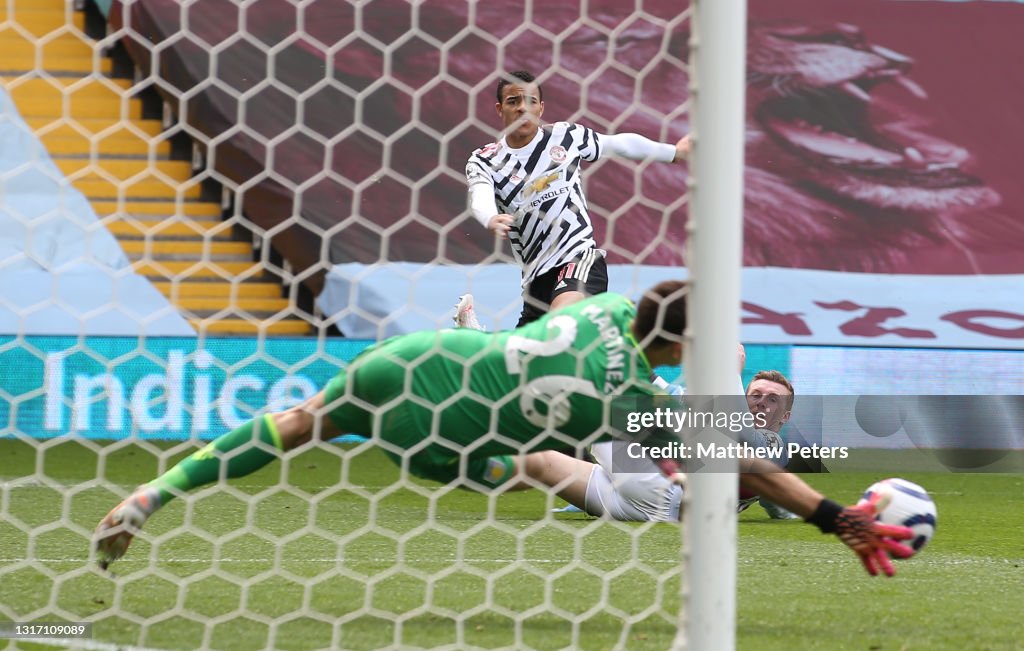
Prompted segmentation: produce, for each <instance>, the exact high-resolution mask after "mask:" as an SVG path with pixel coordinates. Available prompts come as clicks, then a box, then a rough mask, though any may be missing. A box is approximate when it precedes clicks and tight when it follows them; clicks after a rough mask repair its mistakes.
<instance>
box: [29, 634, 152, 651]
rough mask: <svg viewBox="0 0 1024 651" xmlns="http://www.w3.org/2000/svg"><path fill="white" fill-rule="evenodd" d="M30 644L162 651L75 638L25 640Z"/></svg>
mask: <svg viewBox="0 0 1024 651" xmlns="http://www.w3.org/2000/svg"><path fill="white" fill-rule="evenodd" d="M27 641H28V642H31V643H32V644H45V645H52V646H59V647H61V648H62V649H83V650H84V651H164V650H163V649H155V648H152V647H145V646H129V645H125V644H108V643H106V642H97V641H95V640H80V639H77V638H66V639H65V638H60V637H43V638H35V639H32V640H27Z"/></svg>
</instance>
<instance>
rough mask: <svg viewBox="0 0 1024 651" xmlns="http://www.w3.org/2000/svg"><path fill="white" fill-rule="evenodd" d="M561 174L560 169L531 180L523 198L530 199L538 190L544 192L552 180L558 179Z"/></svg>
mask: <svg viewBox="0 0 1024 651" xmlns="http://www.w3.org/2000/svg"><path fill="white" fill-rule="evenodd" d="M561 175H562V172H561V170H559V171H556V172H552V173H551V174H546V175H544V176H542V177H540V178H537V179H534V180H532V181H530V182H529V183H528V184H527V185H526V188H525V189H524V191H523V198H524V199H528V198H530V197H531V196H533V195H534V194H536V193H537V192H543V191H544V190H546V189H547V187H548V186H549V185H551V183H552V182H554V181H557V180H558V177H560V176H561Z"/></svg>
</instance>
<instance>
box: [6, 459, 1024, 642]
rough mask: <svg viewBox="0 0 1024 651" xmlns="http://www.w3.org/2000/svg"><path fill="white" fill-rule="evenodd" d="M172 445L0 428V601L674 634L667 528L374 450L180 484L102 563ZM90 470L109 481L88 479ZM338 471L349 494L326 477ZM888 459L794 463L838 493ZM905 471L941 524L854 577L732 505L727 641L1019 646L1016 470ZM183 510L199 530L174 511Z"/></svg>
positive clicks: (127, 621) (474, 638)
mask: <svg viewBox="0 0 1024 651" xmlns="http://www.w3.org/2000/svg"><path fill="white" fill-rule="evenodd" d="M165 447H166V446H161V447H160V448H158V447H156V446H152V445H149V446H148V447H139V446H136V445H129V446H124V445H123V444H120V445H115V446H113V447H110V448H108V454H107V455H104V456H103V457H101V456H99V455H97V454H96V453H95V452H94V451H93V450H92V449H90V448H88V447H85V446H82V445H79V444H77V443H64V444H59V445H56V446H52V444H49V445H48V446H47V447H46V448H45V450H46V451H45V454H43V455H39V454H37V449H36V448H35V447H33V446H30V445H28V444H25V443H22V442H17V441H13V440H2V441H0V480H2V482H3V483H2V484H0V486H2V490H0V504H2V516H3V517H2V522H0V604H2V607H3V608H4V609H5V610H6V613H5V614H9V615H12V616H13V618H14V619H19V618H30V619H31V620H35V621H54V620H71V621H74V620H89V621H93V622H94V623H95V625H94V637H93V639H92V640H91V641H90V644H91V645H92V646H90V647H89V648H94V649H111V650H113V649H115V648H117V645H133V646H138V647H144V648H150V649H195V648H198V647H200V646H204V645H205V646H207V647H212V648H217V649H257V648H273V649H282V650H291V649H318V648H332V647H334V648H352V649H373V648H380V647H391V648H403V649H404V648H413V647H437V646H447V648H452V649H464V648H525V647H533V648H537V649H560V648H571V647H573V646H574V645H576V646H578V647H579V648H585V649H610V648H625V649H663V648H667V647H668V646H669V645H670V644H671V642H672V639H673V636H674V634H675V618H676V614H677V612H678V609H679V605H680V597H679V596H678V592H679V586H680V581H681V570H680V563H679V557H680V534H679V528H678V527H676V526H674V525H668V524H653V525H652V524H622V523H607V522H601V521H597V520H593V519H587V518H584V517H581V516H579V515H566V516H562V515H559V516H554V517H552V518H546V517H545V514H546V512H547V511H548V510H549V509H550V508H551V506H558V505H560V502H558V501H557V500H552V499H551V498H549V497H547V496H545V495H544V494H542V493H539V492H537V491H530V492H527V493H519V494H510V495H505V496H502V497H500V498H489V497H487V496H482V495H478V494H474V493H469V492H466V491H460V490H451V491H449V490H445V489H443V488H442V487H439V486H437V485H432V484H427V483H424V484H418V485H419V486H421V487H423V490H424V493H423V494H420V493H418V492H415V491H412V490H409V489H406V488H397V489H396V487H394V486H393V485H392V482H393V481H394V480H395V479H396V478H397V477H398V472H397V470H396V469H395V468H394V467H393V466H392V465H391V464H390V463H389V462H388V461H387V460H386V459H384V457H383V456H382V455H381V454H380V453H379V452H377V451H375V450H372V449H368V448H367V449H366V450H365V451H363V452H361V453H359V454H355V453H353V452H351V451H350V452H349V453H348V454H347V455H346V457H345V461H344V462H342V461H341V460H340V458H339V456H337V455H335V454H332V453H327V452H324V451H322V450H314V451H309V452H305V453H303V454H301V455H298V456H295V457H293V458H291V459H290V460H289V461H288V463H287V464H285V466H284V469H285V470H286V473H287V484H288V485H289V486H290V487H291V488H290V489H289V490H288V491H280V490H276V489H273V488H272V487H275V486H276V485H277V483H278V481H279V480H282V465H280V464H273V465H272V467H270V468H268V469H265V470H263V471H261V472H259V473H257V474H254V475H251V476H249V477H246V478H244V479H242V480H240V481H238V482H236V483H234V484H232V486H233V488H232V489H231V490H227V491H224V490H217V489H213V490H206V491H202V492H198V493H196V494H194V495H193V496H192V497H190V498H189V499H187V500H177V501H175V502H173V503H172V504H170V505H168V506H167V507H166V508H165V509H163V510H162V511H161V512H160V513H158V514H157V515H156V516H155V517H154V518H153V519H152V520H151V521H150V523H149V524H148V525H147V528H146V536H145V537H144V538H140V539H138V540H136V542H135V544H134V545H133V546H132V548H131V550H130V551H129V553H128V556H127V557H126V558H125V559H124V560H122V561H120V562H118V563H115V564H114V566H113V568H112V569H113V570H114V572H115V573H116V575H112V574H110V573H104V572H101V571H99V570H98V569H97V568H96V567H95V565H94V564H90V563H89V556H88V546H89V540H88V535H89V532H90V531H91V530H92V528H93V526H94V525H95V523H96V522H97V521H98V520H99V518H100V517H102V515H103V514H104V513H106V511H107V510H108V509H109V508H110V507H111V506H113V505H114V504H115V503H116V502H117V500H119V499H120V498H121V497H122V495H123V493H124V492H126V491H127V490H129V489H130V488H131V487H132V486H134V485H136V484H138V483H141V482H143V481H145V480H148V479H149V478H151V477H152V476H154V475H155V474H156V473H157V471H158V467H157V461H156V456H155V455H154V452H157V451H159V449H162V448H165ZM185 452H186V450H184V449H182V450H179V451H178V455H175V456H174V457H173V458H174V459H177V458H178V457H179V456H180V455H181V454H184V453H185ZM101 473H102V475H103V476H104V477H105V479H106V480H108V481H109V482H110V483H111V484H113V485H116V486H117V487H118V489H119V492H118V493H114V492H112V491H111V490H108V489H107V488H104V487H103V486H101V485H99V484H97V483H96V482H95V478H96V477H97V476H98V475H100V474H101ZM343 473H344V476H345V477H346V479H347V480H348V482H349V483H350V484H351V485H355V486H359V487H361V488H359V490H358V492H357V493H353V492H350V491H345V490H339V489H338V478H339V477H340V476H342V474H343ZM883 476H888V475H878V474H864V473H842V474H839V473H837V474H830V475H807V476H805V478H806V479H807V480H808V481H809V482H810V483H811V484H813V485H814V486H815V487H817V488H818V489H820V490H822V491H823V492H825V493H826V494H828V495H829V496H831V497H833V498H835V499H837V500H839V501H844V502H852V501H855V500H856V499H857V497H858V496H859V494H860V492H861V491H862V490H863V489H864V488H865V487H867V486H868V485H870V484H871V483H872V482H873V481H875V480H877V479H881V478H882V477H883ZM906 477H907V478H908V479H911V480H913V481H917V482H919V483H921V484H922V485H924V486H925V487H927V488H928V489H929V490H930V491H931V493H932V496H933V498H934V499H935V501H936V503H937V505H938V511H939V525H938V532H937V534H936V537H935V539H934V540H933V541H932V543H931V544H930V545H929V547H928V548H927V549H926V550H925V551H924V552H923V553H922V554H921V555H920V556H919V557H917V558H914V559H911V560H909V561H903V562H900V563H899V564H898V575H897V577H896V578H894V579H884V578H870V577H868V576H867V575H866V574H865V573H864V571H863V570H862V569H861V567H860V565H859V563H858V562H857V560H856V559H855V557H854V556H853V554H852V553H850V552H849V551H847V550H846V549H845V548H844V547H843V546H842V545H841V544H840V543H839V542H838V541H837V540H836V539H834V538H833V537H831V536H823V535H821V534H819V533H818V532H817V531H816V530H815V529H814V528H813V527H810V526H808V525H805V524H803V523H800V522H777V521H770V520H768V519H767V516H766V515H765V514H764V512H763V511H762V510H761V509H760V508H759V507H756V506H755V507H753V508H751V509H750V510H749V511H748V512H746V513H744V514H743V515H742V516H741V518H740V525H739V536H740V542H739V558H740V560H739V603H738V608H739V620H738V643H739V648H740V649H751V650H756V651H762V650H773V649H780V650H781V649H786V650H789V649H822V650H824V649H829V650H832V649H855V650H860V651H889V650H892V651H899V650H903V649H922V650H924V649H927V650H929V651H935V650H942V649H949V650H951V651H952V650H956V651H962V650H984V649H991V650H996V649H1000V650H1002V649H1024V624H1022V613H1024V534H1022V533H1021V532H1022V531H1024V509H1022V506H1024V499H1022V495H1024V477H1021V476H1020V475H991V474H989V475H980V474H979V475H967V474H939V473H928V474H911V475H906ZM282 485H283V481H282ZM311 504H315V506H314V507H311ZM488 511H490V513H491V517H492V519H491V520H490V521H489V520H488V519H487V517H486V515H487V513H488ZM371 515H372V516H373V518H374V520H375V522H376V525H377V528H376V529H375V530H371V528H370V527H368V526H367V524H368V522H369V519H370V517H371ZM186 518H189V519H190V522H191V525H192V526H189V527H183V526H182V524H183V522H185V519H186ZM246 523H249V527H248V528H246ZM30 530H31V531H32V533H31V535H30V534H29V533H28V532H29V531H30ZM27 559H28V560H29V561H31V562H26V560H27ZM396 559H403V564H401V565H397V564H396ZM455 559H461V564H459V565H454V564H453V561H454V560H455ZM428 602H429V603H430V604H432V608H431V609H429V610H428V609H425V608H424V607H423V606H424V604H426V603H428ZM0 612H4V611H0ZM21 621H26V620H25V619H22V620H21ZM267 622H275V623H276V626H270V625H268V623H267ZM574 631H575V633H574ZM0 642H2V641H0ZM9 644H10V645H11V647H10V648H25V649H34V648H53V646H47V645H44V644H38V643H26V642H24V641H19V642H18V646H14V644H15V643H14V642H9ZM0 648H2V643H0Z"/></svg>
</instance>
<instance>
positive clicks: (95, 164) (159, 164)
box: [51, 154, 192, 183]
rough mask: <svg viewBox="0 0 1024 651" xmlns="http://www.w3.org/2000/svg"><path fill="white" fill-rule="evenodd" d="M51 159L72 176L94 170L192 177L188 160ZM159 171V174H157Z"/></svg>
mask: <svg viewBox="0 0 1024 651" xmlns="http://www.w3.org/2000/svg"><path fill="white" fill-rule="evenodd" d="M51 156H52V157H53V161H54V162H55V163H56V164H57V167H58V168H59V169H60V171H61V172H64V174H66V175H67V176H69V177H70V176H74V175H76V174H78V173H79V172H83V171H94V172H95V173H96V174H98V175H103V176H110V177H113V178H115V179H121V180H126V179H134V178H136V177H146V176H152V177H154V178H159V177H160V176H166V177H167V178H169V179H171V180H174V181H177V182H178V183H183V182H185V181H187V180H189V179H190V178H192V166H191V165H190V164H189V163H188V161H183V160H168V159H166V158H164V159H158V160H155V161H152V162H150V161H149V160H147V159H145V158H137V157H132V158H113V157H110V156H106V157H103V158H101V159H98V160H95V161H92V160H90V159H89V158H88V157H84V156H53V154H51ZM157 173H159V174H157Z"/></svg>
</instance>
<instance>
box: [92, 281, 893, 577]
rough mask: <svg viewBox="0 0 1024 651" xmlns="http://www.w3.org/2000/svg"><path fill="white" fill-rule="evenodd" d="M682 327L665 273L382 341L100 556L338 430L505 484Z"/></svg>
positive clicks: (140, 492) (223, 447)
mask: <svg viewBox="0 0 1024 651" xmlns="http://www.w3.org/2000/svg"><path fill="white" fill-rule="evenodd" d="M685 326H686V285H685V283H682V282H677V281H666V282H663V283H660V284H658V285H656V286H655V287H653V288H652V289H650V290H648V291H647V292H646V293H645V295H644V297H643V299H642V300H641V301H640V304H639V305H638V306H637V307H636V308H634V306H633V304H632V303H631V302H630V301H629V300H628V299H626V298H625V297H623V296H620V295H617V294H603V295H600V296H596V297H593V298H590V299H587V300H585V301H582V302H580V303H577V304H575V305H572V306H569V307H568V308H565V309H564V310H562V311H559V312H556V313H552V314H549V315H546V316H544V317H543V318H541V319H540V320H539V321H537V322H535V323H532V324H530V325H527V326H525V327H523V328H519V329H517V330H511V331H505V332H498V333H494V334H488V333H485V332H479V331H475V330H466V329H461V330H442V331H427V332H420V333H413V334H409V335H403V336H399V337H394V338H392V339H389V340H386V341H384V342H381V343H379V344H377V345H375V346H372V347H370V348H368V349H367V350H366V351H364V352H363V353H362V354H361V355H359V356H358V357H357V358H356V359H355V360H353V362H352V363H351V364H350V365H349V366H348V367H347V368H345V369H342V370H341V371H339V373H338V374H337V375H336V376H335V377H334V379H332V380H331V381H330V382H329V383H328V384H327V387H326V388H325V389H323V390H322V391H321V392H320V393H318V394H317V395H315V396H313V397H312V398H310V399H309V400H308V401H306V402H305V403H303V404H301V405H299V406H296V407H293V408H291V409H288V410H285V411H283V412H280V413H274V414H265V415H263V416H261V417H258V418H256V419H255V420H253V421H250V422H249V423H246V424H245V425H242V426H241V427H239V428H237V429H235V430H232V431H231V432H228V433H226V434H224V435H222V436H220V437H219V438H217V439H216V440H214V441H213V442H211V443H210V444H209V445H207V446H206V447H204V448H202V449H201V450H199V451H197V452H196V453H194V454H193V455H191V456H190V457H188V458H186V459H185V460H183V461H182V462H181V463H179V464H178V465H176V466H174V467H173V468H171V469H170V470H168V471H167V472H166V473H164V474H163V475H161V476H160V477H158V478H157V479H155V480H153V481H152V482H150V483H148V484H146V485H144V486H141V487H139V488H138V489H136V491H135V492H133V493H132V494H131V495H130V496H129V497H128V498H127V499H125V500H124V501H123V502H122V503H121V504H119V505H118V506H116V507H115V508H114V509H113V510H111V511H110V513H108V514H107V515H106V516H105V517H104V518H103V519H102V520H101V521H100V523H99V525H98V526H97V529H96V533H95V545H96V550H97V553H98V555H99V562H100V565H101V567H103V568H106V567H107V566H108V565H109V564H110V563H111V562H112V561H114V560H116V559H118V558H120V557H121V556H122V555H124V553H125V551H126V550H127V548H128V546H129V544H130V543H131V541H132V538H133V536H134V535H135V534H136V533H137V531H138V529H139V528H140V527H141V526H142V525H143V524H144V523H145V521H146V519H147V518H148V517H149V516H151V515H152V514H153V513H154V512H155V511H156V510H157V509H159V508H160V507H162V506H164V505H166V504H167V503H168V502H169V501H170V500H171V499H173V498H174V497H177V496H179V495H182V494H184V493H186V492H187V491H190V490H192V489H194V488H197V487H199V486H204V485H207V484H211V483H213V482H216V481H218V479H219V478H220V477H221V476H222V475H223V476H225V477H227V478H228V479H232V478H237V477H242V476H244V475H248V474H250V473H252V472H254V471H256V470H258V469H260V468H262V467H264V466H266V465H267V464H269V463H270V462H271V461H273V460H275V459H277V458H278V457H280V456H281V455H282V453H284V452H286V451H289V450H293V449H295V448H297V447H299V446H302V445H306V444H309V443H311V442H321V441H326V440H328V439H331V438H333V437H335V436H338V435H340V434H341V433H349V432H351V433H357V434H363V435H366V436H368V437H370V438H372V440H373V441H374V443H375V444H377V445H378V446H380V447H381V448H382V449H383V451H384V452H385V453H386V454H387V456H389V457H390V458H391V459H392V460H393V461H394V462H395V463H398V464H401V465H403V466H404V465H405V464H408V466H407V467H408V469H409V472H411V473H412V474H414V475H416V476H418V477H422V478H426V479H431V480H434V481H439V482H443V483H453V482H458V483H459V484H460V485H462V486H464V487H467V488H472V489H476V490H487V489H490V488H493V487H496V486H500V485H502V484H504V483H506V482H508V481H510V480H513V479H515V475H516V473H515V463H514V457H513V456H512V455H515V454H517V453H522V452H534V451H538V450H546V449H556V448H561V447H564V446H565V445H566V443H568V442H575V443H581V444H584V445H586V444H590V443H592V442H594V441H597V440H607V439H609V438H611V436H610V435H611V431H610V429H609V428H608V426H607V425H606V424H605V422H604V413H605V406H606V403H607V401H609V400H610V399H611V398H613V397H618V396H629V395H634V396H636V395H642V396H651V395H656V394H657V393H658V391H657V389H656V388H655V387H654V386H653V385H652V384H651V383H650V381H649V379H648V378H649V376H650V374H651V369H652V365H678V364H679V363H680V361H681V357H682V341H683V338H682V332H683V330H684V328H685ZM324 416H326V418H324ZM767 465H768V466H771V464H767ZM772 468H774V466H771V468H767V470H769V472H765V473H763V474H752V475H742V476H741V481H742V482H743V484H744V485H745V486H747V487H748V488H750V489H752V490H754V491H755V492H757V493H758V494H761V495H764V496H765V497H767V498H769V499H771V500H773V501H774V502H776V503H778V504H780V505H782V506H784V507H786V508H788V509H790V510H791V511H793V512H794V513H796V514H797V515H800V516H802V517H804V518H806V519H807V520H808V522H811V523H813V524H816V525H817V526H818V527H819V528H821V530H822V531H825V532H834V533H836V534H837V535H838V536H839V537H840V538H841V539H842V540H843V542H845V543H846V544H847V545H849V546H850V547H851V548H853V549H854V551H855V552H857V554H858V555H859V556H860V557H861V558H862V560H863V561H864V563H865V565H866V566H867V568H868V570H869V572H871V573H873V574H874V573H877V571H878V569H879V568H881V569H883V570H884V571H885V572H886V573H887V574H891V573H892V565H891V563H890V562H889V556H888V554H889V553H893V554H896V555H909V554H910V553H911V551H910V550H909V548H906V547H903V546H902V545H899V544H898V543H896V542H895V539H905V538H908V537H910V535H911V532H910V530H909V529H906V528H903V527H887V526H885V525H881V524H879V523H876V522H875V521H874V512H873V509H872V507H870V506H868V505H866V506H858V507H849V508H843V507H841V506H839V505H838V504H836V503H835V502H831V501H829V500H826V499H824V498H823V497H822V496H821V495H820V494H818V493H817V492H815V491H814V490H813V489H812V488H811V487H810V486H808V485H807V484H805V483H804V482H803V481H802V480H801V479H799V478H798V477H797V476H795V475H789V474H785V473H777V472H770V470H771V469H772ZM667 470H669V471H670V473H669V474H671V473H673V472H675V471H676V470H678V468H677V467H672V468H668V469H667Z"/></svg>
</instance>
